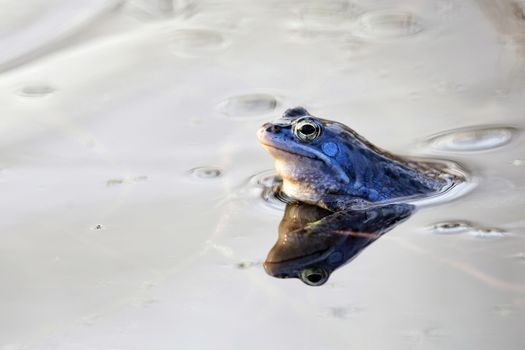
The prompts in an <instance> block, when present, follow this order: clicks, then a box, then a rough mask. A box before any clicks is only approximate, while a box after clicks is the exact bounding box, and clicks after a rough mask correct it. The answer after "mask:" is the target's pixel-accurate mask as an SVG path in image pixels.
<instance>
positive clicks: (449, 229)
mask: <svg viewBox="0 0 525 350" xmlns="http://www.w3.org/2000/svg"><path fill="white" fill-rule="evenodd" d="M470 229H472V224H471V223H470V222H468V221H462V220H452V221H443V222H437V223H435V224H433V225H432V226H431V228H430V230H431V231H432V233H435V234H439V235H449V234H457V233H463V232H466V231H468V230H470Z"/></svg>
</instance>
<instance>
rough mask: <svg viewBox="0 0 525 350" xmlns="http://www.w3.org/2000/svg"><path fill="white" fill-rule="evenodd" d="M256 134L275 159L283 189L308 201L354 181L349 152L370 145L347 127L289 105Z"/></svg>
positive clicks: (316, 199)
mask: <svg viewBox="0 0 525 350" xmlns="http://www.w3.org/2000/svg"><path fill="white" fill-rule="evenodd" d="M257 136H258V138H259V141H260V142H261V144H262V145H263V147H264V148H265V149H266V150H267V151H268V152H269V153H270V154H271V155H272V156H273V157H274V159H275V166H276V169H277V172H278V173H279V175H280V176H281V177H282V178H283V191H284V192H285V193H286V194H287V195H289V196H292V197H294V198H296V199H299V200H302V201H305V202H307V203H316V202H317V201H319V200H321V199H322V197H323V196H326V195H329V194H341V191H344V189H346V188H348V187H349V186H351V185H353V184H354V183H355V180H356V175H355V171H354V169H353V168H352V166H351V165H352V163H353V164H354V165H355V157H354V156H352V155H353V154H356V151H358V150H362V151H364V152H367V151H368V148H369V146H368V145H367V144H365V143H363V142H366V141H363V140H362V139H360V136H359V135H357V134H356V133H355V132H354V131H353V130H351V129H350V128H348V127H346V126H345V125H343V124H340V123H337V122H333V121H329V120H325V119H320V118H316V117H314V116H312V115H310V114H309V113H308V112H307V111H306V110H305V109H304V108H302V107H296V108H293V109H289V110H287V111H286V112H285V113H284V115H283V117H282V118H280V119H278V120H275V121H273V122H270V123H266V124H264V125H263V126H262V127H261V128H260V129H259V131H258V133H257ZM361 158H363V159H364V158H366V157H361Z"/></svg>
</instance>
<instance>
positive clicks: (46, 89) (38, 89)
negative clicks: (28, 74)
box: [19, 84, 55, 98]
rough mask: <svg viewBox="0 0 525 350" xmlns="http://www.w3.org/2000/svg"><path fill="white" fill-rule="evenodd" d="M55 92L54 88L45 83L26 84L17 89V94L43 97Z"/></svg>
mask: <svg viewBox="0 0 525 350" xmlns="http://www.w3.org/2000/svg"><path fill="white" fill-rule="evenodd" d="M53 92H55V89H54V88H53V87H52V86H50V85H47V84H33V85H26V86H24V87H22V88H21V89H20V90H19V95H20V96H23V97H31V98H38V97H45V96H48V95H50V94H52V93H53Z"/></svg>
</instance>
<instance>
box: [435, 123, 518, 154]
mask: <svg viewBox="0 0 525 350" xmlns="http://www.w3.org/2000/svg"><path fill="white" fill-rule="evenodd" d="M515 132H516V129H515V128H512V127H490V126H479V127H472V128H461V129H455V130H450V131H445V132H442V133H439V134H437V135H433V136H430V137H429V138H427V140H426V143H427V144H428V145H430V147H432V148H434V149H436V150H440V151H454V152H471V151H483V150H488V149H493V148H497V147H501V146H503V145H506V144H507V143H509V142H510V141H511V140H512V137H513V134H514V133H515Z"/></svg>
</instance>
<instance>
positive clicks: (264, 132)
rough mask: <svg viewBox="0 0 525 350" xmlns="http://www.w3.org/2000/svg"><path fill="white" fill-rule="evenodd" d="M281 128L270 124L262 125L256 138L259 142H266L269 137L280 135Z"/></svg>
mask: <svg viewBox="0 0 525 350" xmlns="http://www.w3.org/2000/svg"><path fill="white" fill-rule="evenodd" d="M281 130H282V127H280V126H279V125H275V124H272V123H265V124H263V125H262V126H261V127H260V128H259V130H258V131H257V138H258V139H259V141H264V140H268V139H269V137H270V138H271V136H273V135H277V134H279V133H281Z"/></svg>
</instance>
